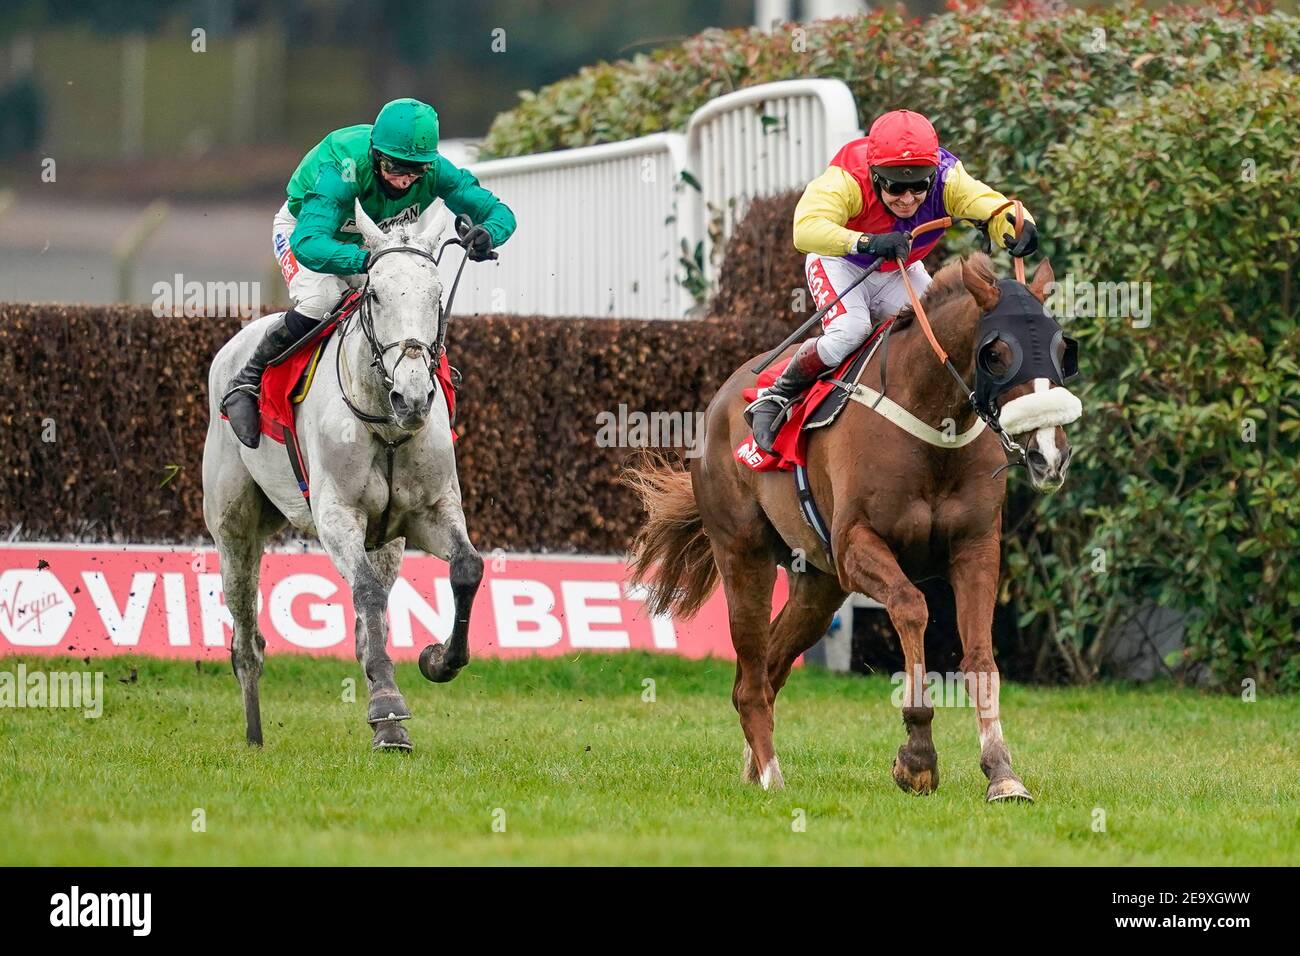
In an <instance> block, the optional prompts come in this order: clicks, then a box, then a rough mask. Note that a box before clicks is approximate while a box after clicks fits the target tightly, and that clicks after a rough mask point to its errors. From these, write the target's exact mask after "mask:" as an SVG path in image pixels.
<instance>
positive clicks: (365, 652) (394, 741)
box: [356, 538, 411, 750]
mask: <svg viewBox="0 0 1300 956" xmlns="http://www.w3.org/2000/svg"><path fill="white" fill-rule="evenodd" d="M405 548H406V539H405V538H394V539H393V540H392V541H389V542H388V543H387V544H386V545H384V546H383V547H381V548H376V549H375V550H374V551H367V552H366V556H367V557H368V558H370V563H371V564H373V565H374V568H375V572H376V573H377V574H378V575H379V582H380V584H381V586H382V587H383V589H384V592H385V593H387V592H390V591H392V589H393V582H395V581H396V580H397V574H398V572H399V571H400V570H401V568H402V553H403V551H404V550H405ZM356 641H357V663H359V664H360V665H361V670H362V672H363V673H367V674H368V673H369V671H370V661H369V659H368V657H369V653H370V646H369V644H368V642H367V641H366V629H365V628H364V627H363V626H362V621H361V618H360V617H358V618H357V619H356ZM381 650H382V646H381ZM376 669H377V670H382V664H380V665H379V666H378V667H377V668H376ZM366 690H367V695H368V697H369V699H370V701H371V702H373V701H374V694H375V688H374V684H373V682H372V681H371V680H370V678H369V677H367V678H366ZM380 709H382V705H381V707H380ZM372 726H373V727H374V738H373V740H372V741H371V747H372V748H373V749H375V750H410V749H411V738H410V735H409V734H407V732H406V729H405V728H404V727H403V726H402V724H401V721H400V720H399V719H396V718H394V719H385V720H380V721H377V722H376V723H374V724H373V725H372Z"/></svg>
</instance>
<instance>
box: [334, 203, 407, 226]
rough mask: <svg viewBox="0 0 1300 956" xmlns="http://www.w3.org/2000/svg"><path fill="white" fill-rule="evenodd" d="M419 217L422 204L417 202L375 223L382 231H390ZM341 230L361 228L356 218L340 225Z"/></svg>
mask: <svg viewBox="0 0 1300 956" xmlns="http://www.w3.org/2000/svg"><path fill="white" fill-rule="evenodd" d="M419 218H420V204H419V203H418V202H417V203H412V204H411V205H409V206H407V207H406V208H405V209H403V210H402V211H401V212H399V213H398V214H397V215H396V216H389V217H388V218H387V219H381V220H380V221H379V222H377V223H375V225H376V226H378V227H379V230H380V231H381V232H388V231H389V230H390V229H392V228H393V226H409V225H411V224H412V223H413V222H415V220H417V219H419ZM339 232H357V233H359V232H361V230H360V229H358V228H357V221H356V220H355V219H349V220H348V221H347V222H345V223H344V224H343V225H341V226H340V227H339Z"/></svg>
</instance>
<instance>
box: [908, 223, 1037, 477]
mask: <svg viewBox="0 0 1300 956" xmlns="http://www.w3.org/2000/svg"><path fill="white" fill-rule="evenodd" d="M1013 206H1014V207H1015V222H1014V236H1015V238H1019V237H1020V230H1021V228H1022V227H1023V225H1024V221H1025V219H1024V206H1023V205H1022V204H1021V202H1020V200H1018V199H1011V200H1008V201H1007V202H1005V203H1003V204H1002V205H1000V206H998V208H997V209H995V210H993V212H992V214H991V215H990V216H989V217H988V219H987V220H984V221H983V222H984V224H985V228H986V229H987V228H988V226H987V224H988V223H991V222H992V221H993V219H994V218H995V217H997V216H999V215H1001V214H1002V212H1003V211H1004V210H1006V209H1008V208H1010V207H1013ZM963 221H967V222H972V223H975V224H978V221H976V220H963ZM986 235H987V233H986ZM1013 259H1014V262H1015V276H1016V281H1017V282H1019V283H1020V284H1021V285H1024V284H1025V263H1024V260H1023V259H1021V258H1018V257H1013ZM898 266H899V271H900V272H901V274H902V278H903V286H904V288H905V289H906V290H907V296H908V299H909V300H910V301H911V305H912V312H913V314H914V315H915V316H916V319H917V322H918V323H919V324H920V326H921V329H922V331H923V332H924V333H925V337H926V339H927V340H929V343H930V348H931V349H932V350H933V351H934V354H935V356H936V357H937V358H938V359H939V361H940V362H941V363H942V364H943V366H944V367H945V368H946V369H947V370H948V371H949V372H950V373H951V374H952V377H953V378H954V379H955V380H956V382H957V384H958V386H960V388H961V390H962V392H963V393H964V394H965V395H966V400H967V402H968V403H969V404H970V407H971V408H972V409H973V410H974V412H975V414H976V415H977V416H979V418H980V419H981V420H982V421H983V422H984V424H985V425H987V426H988V427H989V429H990V430H992V432H993V433H994V434H995V435H997V437H998V440H999V441H1000V442H1001V443H1002V448H1003V450H1004V451H1005V452H1006V453H1007V455H1008V456H1009V457H1008V459H1007V462H1006V464H1004V465H1002V466H1001V467H1000V468H998V469H997V470H996V471H995V472H993V477H994V478H996V477H997V476H998V475H999V474H1001V473H1002V472H1003V471H1005V470H1006V469H1007V468H1010V467H1012V466H1013V465H1025V464H1026V463H1027V458H1028V455H1027V452H1026V451H1025V449H1024V448H1023V447H1022V446H1021V445H1020V443H1019V442H1017V441H1016V440H1015V439H1014V438H1012V437H1011V435H1010V433H1008V432H1007V430H1006V429H1004V428H1003V427H1002V423H1001V421H999V414H998V412H997V410H996V409H992V410H990V409H986V408H984V407H983V406H982V405H981V404H980V402H979V401H977V400H976V395H975V389H974V388H972V387H971V386H970V385H968V384H967V382H966V380H965V379H964V378H963V377H962V374H961V372H959V371H957V368H956V366H954V365H953V364H952V359H950V358H949V357H948V353H947V352H946V351H944V349H943V347H942V346H941V345H940V344H939V340H938V339H937V338H935V335H934V330H933V329H932V328H931V327H930V322H929V320H928V319H927V318H926V315H925V309H924V308H922V306H921V300H920V298H919V297H918V296H917V294H916V291H915V290H914V289H913V288H912V282H911V279H910V278H909V277H908V274H907V265H906V262H905V261H904V260H903V259H899V260H898ZM888 331H889V330H888V329H887V330H886V334H888ZM882 375H883V370H882Z"/></svg>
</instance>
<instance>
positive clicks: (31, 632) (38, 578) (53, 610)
mask: <svg viewBox="0 0 1300 956" xmlns="http://www.w3.org/2000/svg"><path fill="white" fill-rule="evenodd" d="M71 623H72V598H70V597H69V596H68V592H67V591H66V590H65V589H64V587H63V585H62V584H61V583H60V582H59V579H58V578H57V577H55V576H54V574H52V573H51V572H49V571H30V570H19V569H10V570H8V571H5V572H4V573H3V574H0V634H3V635H4V637H5V640H7V641H8V642H9V643H10V644H13V645H16V646H18V647H52V646H53V645H55V644H57V643H59V641H61V640H62V639H63V635H64V634H66V633H67V631H68V625H70V624H71Z"/></svg>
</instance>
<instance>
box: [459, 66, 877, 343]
mask: <svg viewBox="0 0 1300 956" xmlns="http://www.w3.org/2000/svg"><path fill="white" fill-rule="evenodd" d="M857 122H858V120H857V106H856V104H855V103H854V101H853V94H852V93H850V92H849V89H848V87H847V86H845V85H844V84H843V83H841V82H840V81H839V80H788V81H784V82H780V83H767V84H764V85H762V86H755V87H750V88H748V89H744V90H738V91H736V92H735V93H729V94H727V95H726V96H722V97H719V98H718V99H716V100H713V101H711V102H709V103H707V104H705V105H704V106H703V107H701V108H700V109H699V110H697V111H696V112H695V113H694V114H693V115H692V117H691V119H690V121H689V122H688V124H687V127H686V131H685V133H684V134H683V133H657V134H655V135H653V136H643V137H640V138H638V139H632V140H625V141H623V142H619V143H609V144H606V145H602V146H586V147H581V148H579V149H570V150H559V151H556V152H551V153H540V154H537V155H533V156H519V157H515V158H511V159H497V160H488V161H485V162H481V163H476V164H473V165H472V166H470V171H471V172H473V173H474V175H475V176H477V177H478V180H479V182H481V183H482V184H483V185H484V186H486V187H487V188H488V189H491V190H492V191H493V192H494V193H496V194H497V195H498V196H500V197H501V199H502V200H504V201H505V202H506V204H507V205H509V206H510V208H511V209H513V210H514V212H515V215H516V217H517V218H518V220H519V229H518V231H517V232H516V233H515V235H514V236H513V237H511V239H510V241H509V242H508V243H507V244H506V245H505V246H504V247H502V249H501V259H500V260H499V261H498V262H495V263H491V264H486V263H471V264H470V265H469V266H467V267H466V269H465V273H464V276H463V277H462V279H461V285H460V289H459V290H458V292H457V295H456V302H455V305H454V307H453V308H454V311H455V312H457V313H460V314H462V315H467V314H473V313H482V312H507V313H515V314H525V315H553V316H610V317H617V318H634V319H651V318H680V317H682V316H684V315H686V314H687V313H688V311H689V310H690V309H691V308H692V307H693V306H694V304H695V303H694V300H693V299H692V297H691V294H690V293H689V292H688V291H687V290H686V289H685V288H684V287H683V286H682V284H681V281H680V280H681V278H682V276H683V275H684V271H685V270H684V268H683V266H682V264H681V259H682V256H683V254H684V249H685V250H687V251H688V252H692V253H693V251H694V249H695V248H696V244H697V243H699V242H701V241H704V242H705V244H706V259H705V261H706V263H707V262H708V261H709V257H710V256H711V255H712V254H713V249H712V244H711V240H710V238H709V225H710V223H711V222H715V221H717V220H718V219H719V218H720V220H721V227H722V230H721V236H722V238H723V239H725V238H727V237H729V236H730V235H731V231H732V229H733V228H734V227H735V224H736V222H737V221H738V219H739V217H740V216H742V215H743V214H744V207H745V205H746V203H748V201H749V200H750V199H752V198H754V197H756V196H768V195H772V194H774V193H778V192H782V191H784V190H787V189H794V188H799V187H802V186H803V185H805V184H806V183H807V182H808V181H809V180H811V179H813V178H814V177H816V176H817V175H818V174H819V173H821V171H822V170H823V169H824V168H825V167H826V163H827V162H828V161H829V160H830V158H831V156H832V155H834V153H835V151H836V150H838V149H839V148H840V146H842V145H843V144H844V143H846V142H848V141H849V140H850V139H854V138H856V137H858V136H861V135H862V131H861V130H860V129H859V128H858V126H857ZM683 172H687V173H689V176H690V178H693V179H694V180H695V181H697V182H698V183H699V184H700V189H698V190H697V189H695V188H694V187H692V186H691V185H689V184H688V182H687V180H686V179H685V178H683V175H682V174H683ZM683 244H685V245H683ZM447 260H448V261H447V263H445V264H444V266H443V270H444V276H445V278H446V281H448V282H449V281H450V279H451V275H452V270H453V269H454V267H455V266H456V264H457V263H458V262H459V256H458V255H456V254H455V253H454V251H453V252H449V254H448V256H447ZM706 271H707V265H706Z"/></svg>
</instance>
